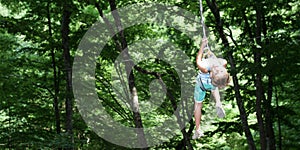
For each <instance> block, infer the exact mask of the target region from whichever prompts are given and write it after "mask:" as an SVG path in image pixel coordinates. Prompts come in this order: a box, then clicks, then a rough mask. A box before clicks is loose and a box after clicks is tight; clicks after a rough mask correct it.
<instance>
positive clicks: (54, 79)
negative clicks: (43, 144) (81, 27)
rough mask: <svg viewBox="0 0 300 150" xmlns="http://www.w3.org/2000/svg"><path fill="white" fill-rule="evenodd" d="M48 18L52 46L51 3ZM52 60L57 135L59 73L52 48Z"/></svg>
mask: <svg viewBox="0 0 300 150" xmlns="http://www.w3.org/2000/svg"><path fill="white" fill-rule="evenodd" d="M47 11H48V12H47V17H48V27H49V42H50V45H52V44H53V43H54V42H53V40H52V38H53V37H52V26H51V15H50V2H48V3H47ZM51 59H52V67H53V83H54V97H53V107H54V114H55V126H56V129H55V130H56V133H57V134H60V131H61V129H60V113H59V107H58V92H59V85H58V79H57V72H56V61H55V52H54V48H51Z"/></svg>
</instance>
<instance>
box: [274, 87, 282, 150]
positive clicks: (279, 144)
mask: <svg viewBox="0 0 300 150" xmlns="http://www.w3.org/2000/svg"><path fill="white" fill-rule="evenodd" d="M275 100H276V110H277V113H278V112H279V104H278V94H277V90H276V88H275ZM279 116H280V115H277V124H278V147H279V150H282V139H281V122H280V117H279Z"/></svg>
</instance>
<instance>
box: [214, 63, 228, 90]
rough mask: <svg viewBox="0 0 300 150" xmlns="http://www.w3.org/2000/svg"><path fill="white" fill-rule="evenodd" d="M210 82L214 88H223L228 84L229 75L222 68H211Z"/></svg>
mask: <svg viewBox="0 0 300 150" xmlns="http://www.w3.org/2000/svg"><path fill="white" fill-rule="evenodd" d="M211 81H212V84H213V85H214V86H216V87H219V88H223V87H225V86H227V85H228V83H229V82H230V75H229V73H228V72H227V70H226V68H225V67H224V66H221V65H220V66H213V67H212V68H211Z"/></svg>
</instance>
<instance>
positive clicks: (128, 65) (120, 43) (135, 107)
mask: <svg viewBox="0 0 300 150" xmlns="http://www.w3.org/2000/svg"><path fill="white" fill-rule="evenodd" d="M109 5H110V8H111V11H115V10H117V7H116V2H115V0H109ZM95 6H96V8H97V9H98V12H99V14H100V16H101V17H102V18H103V20H104V21H105V23H106V24H107V26H108V27H110V26H112V24H110V22H109V21H108V20H107V19H106V18H105V16H103V11H102V9H101V8H100V6H99V4H98V3H95ZM113 17H114V21H115V24H114V25H115V26H116V27H117V34H116V36H114V37H113V39H114V41H115V43H116V45H117V48H118V49H119V50H120V52H121V53H122V58H123V59H124V60H128V61H125V69H126V74H127V77H128V86H129V90H130V94H131V96H130V98H131V99H130V102H129V104H130V107H131V109H132V113H133V119H134V125H135V128H137V130H136V132H137V138H138V139H137V140H138V142H139V146H140V147H143V148H142V149H148V148H147V147H148V146H147V140H146V138H145V133H144V129H143V122H142V118H141V114H140V110H139V101H138V95H137V89H136V87H135V81H134V75H133V72H132V71H131V70H132V69H133V67H134V63H133V62H132V61H130V60H131V59H130V55H129V53H128V49H127V41H126V39H125V36H124V31H123V29H122V24H121V20H120V17H119V14H118V12H117V11H116V12H115V13H113ZM110 32H111V34H112V35H115V33H114V30H112V29H110Z"/></svg>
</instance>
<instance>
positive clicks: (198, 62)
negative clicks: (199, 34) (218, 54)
mask: <svg viewBox="0 0 300 150" xmlns="http://www.w3.org/2000/svg"><path fill="white" fill-rule="evenodd" d="M206 45H207V39H206V38H205V39H203V40H202V44H201V47H200V50H199V51H198V54H197V57H196V63H197V67H198V68H199V69H200V71H201V72H203V73H207V72H208V70H207V68H206V67H204V66H203V63H202V56H203V50H204V47H205V46H206Z"/></svg>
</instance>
